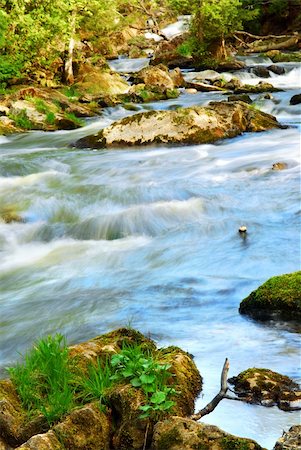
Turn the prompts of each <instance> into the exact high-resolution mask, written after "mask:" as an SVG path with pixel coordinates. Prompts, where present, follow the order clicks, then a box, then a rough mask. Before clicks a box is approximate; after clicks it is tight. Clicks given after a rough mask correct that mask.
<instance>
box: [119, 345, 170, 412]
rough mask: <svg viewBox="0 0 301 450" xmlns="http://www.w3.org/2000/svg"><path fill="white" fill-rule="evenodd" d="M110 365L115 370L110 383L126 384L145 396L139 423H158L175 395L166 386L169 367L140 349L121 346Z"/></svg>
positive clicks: (139, 347)
mask: <svg viewBox="0 0 301 450" xmlns="http://www.w3.org/2000/svg"><path fill="white" fill-rule="evenodd" d="M111 365H112V367H113V368H114V369H115V374H114V375H113V377H112V379H114V380H116V381H121V380H127V381H128V382H130V384H131V385H132V386H133V387H135V388H139V389H141V390H142V391H143V393H144V394H145V397H146V403H145V405H143V406H141V407H140V409H141V411H143V412H142V414H141V415H140V418H141V419H144V418H148V417H152V418H156V419H159V418H160V416H162V414H164V413H165V412H167V411H170V410H171V408H172V407H173V406H174V404H175V403H174V401H173V400H171V397H172V396H173V395H175V394H176V391H175V389H174V388H173V387H172V386H170V385H169V383H168V381H169V379H170V378H171V377H172V374H171V372H169V371H168V369H170V367H171V366H170V364H160V363H159V362H158V361H157V360H155V359H154V357H153V356H152V355H151V354H150V353H149V352H148V351H147V350H145V349H143V348H142V347H141V346H131V347H130V346H124V348H123V349H122V350H121V352H120V353H118V354H116V355H113V356H112V359H111Z"/></svg>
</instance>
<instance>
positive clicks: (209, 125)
mask: <svg viewBox="0 0 301 450" xmlns="http://www.w3.org/2000/svg"><path fill="white" fill-rule="evenodd" d="M280 127H281V125H280V124H279V123H278V122H277V120H276V118H275V117H274V116H271V115H270V114H266V113H263V112H261V111H258V110H255V109H254V108H251V107H250V106H249V105H247V104H246V103H243V102H211V103H210V104H209V106H208V107H192V108H178V109H177V110H174V111H149V112H146V113H145V112H144V113H140V114H136V115H133V116H131V117H126V118H124V119H121V120H119V121H117V122H115V123H113V124H112V125H110V126H109V127H107V128H104V129H103V130H101V131H100V132H99V133H98V134H96V135H91V136H87V137H84V138H82V139H80V140H78V141H77V142H76V143H75V146H76V147H77V148H89V147H90V148H110V147H121V146H130V145H141V144H143V145H146V144H151V143H173V144H201V143H208V142H214V141H217V140H219V139H225V138H230V137H234V136H237V135H239V134H241V133H242V132H244V131H264V130H268V129H271V128H280Z"/></svg>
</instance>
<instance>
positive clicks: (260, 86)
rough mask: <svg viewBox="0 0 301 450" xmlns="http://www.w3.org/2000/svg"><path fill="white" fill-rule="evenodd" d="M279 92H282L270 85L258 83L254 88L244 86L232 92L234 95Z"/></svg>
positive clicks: (248, 85) (247, 85) (249, 85)
mask: <svg viewBox="0 0 301 450" xmlns="http://www.w3.org/2000/svg"><path fill="white" fill-rule="evenodd" d="M280 91H282V89H278V88H275V87H274V86H273V85H272V84H270V83H264V82H262V81H260V82H259V83H258V84H257V85H255V86H253V85H251V84H244V85H242V86H241V87H237V88H236V89H235V91H234V92H235V93H236V94H244V93H250V94H260V93H262V92H280Z"/></svg>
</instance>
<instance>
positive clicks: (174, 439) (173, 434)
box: [157, 427, 183, 450]
mask: <svg viewBox="0 0 301 450" xmlns="http://www.w3.org/2000/svg"><path fill="white" fill-rule="evenodd" d="M182 442H183V440H182V438H181V434H180V432H179V430H178V429H177V428H176V427H174V428H172V429H170V430H168V431H166V432H165V433H162V434H160V438H159V439H158V443H157V449H158V450H168V449H170V448H171V447H173V445H175V444H182Z"/></svg>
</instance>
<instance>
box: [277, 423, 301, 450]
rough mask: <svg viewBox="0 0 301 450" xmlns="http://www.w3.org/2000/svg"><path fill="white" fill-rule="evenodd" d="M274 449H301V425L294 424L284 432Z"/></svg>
mask: <svg viewBox="0 0 301 450" xmlns="http://www.w3.org/2000/svg"><path fill="white" fill-rule="evenodd" d="M273 450H301V425H294V426H292V427H291V428H290V429H289V430H288V431H287V432H286V433H283V435H282V436H281V438H279V439H278V441H277V442H276V444H275V446H274V449H273Z"/></svg>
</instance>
